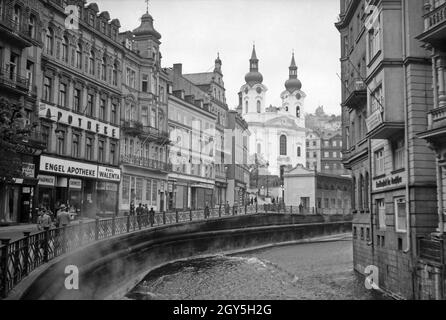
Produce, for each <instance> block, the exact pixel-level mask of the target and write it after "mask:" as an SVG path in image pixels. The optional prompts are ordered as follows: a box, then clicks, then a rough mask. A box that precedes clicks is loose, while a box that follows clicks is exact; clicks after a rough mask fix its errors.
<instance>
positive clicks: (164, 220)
mask: <svg viewBox="0 0 446 320" xmlns="http://www.w3.org/2000/svg"><path fill="white" fill-rule="evenodd" d="M163 224H166V211H163Z"/></svg>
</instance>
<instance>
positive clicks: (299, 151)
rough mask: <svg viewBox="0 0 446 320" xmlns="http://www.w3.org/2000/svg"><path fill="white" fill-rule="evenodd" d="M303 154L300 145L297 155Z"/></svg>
mask: <svg viewBox="0 0 446 320" xmlns="http://www.w3.org/2000/svg"><path fill="white" fill-rule="evenodd" d="M301 154H302V153H301V148H300V147H297V156H298V157H300V156H301Z"/></svg>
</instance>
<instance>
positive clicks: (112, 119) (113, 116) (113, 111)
mask: <svg viewBox="0 0 446 320" xmlns="http://www.w3.org/2000/svg"><path fill="white" fill-rule="evenodd" d="M116 112H117V106H116V104H114V103H112V105H111V113H110V122H111V123H112V124H116V120H117V119H116Z"/></svg>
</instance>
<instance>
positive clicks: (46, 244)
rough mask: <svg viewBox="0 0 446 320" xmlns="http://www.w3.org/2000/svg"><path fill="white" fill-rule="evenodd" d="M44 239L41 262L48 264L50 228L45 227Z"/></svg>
mask: <svg viewBox="0 0 446 320" xmlns="http://www.w3.org/2000/svg"><path fill="white" fill-rule="evenodd" d="M44 229H45V238H44V242H43V262H48V251H49V250H48V249H49V245H50V228H48V227H45V228H44Z"/></svg>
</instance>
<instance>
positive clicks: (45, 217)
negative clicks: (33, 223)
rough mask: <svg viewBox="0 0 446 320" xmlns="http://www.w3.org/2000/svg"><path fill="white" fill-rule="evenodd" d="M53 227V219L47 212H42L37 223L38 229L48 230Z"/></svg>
mask: <svg viewBox="0 0 446 320" xmlns="http://www.w3.org/2000/svg"><path fill="white" fill-rule="evenodd" d="M50 227H51V217H50V216H49V214H48V212H47V211H46V210H43V211H41V215H40V216H39V219H38V221H37V229H39V230H48V229H49V228H50Z"/></svg>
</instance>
